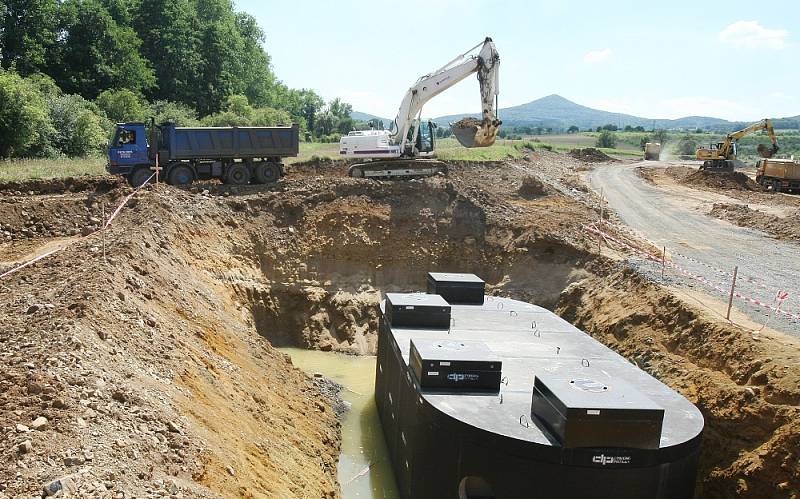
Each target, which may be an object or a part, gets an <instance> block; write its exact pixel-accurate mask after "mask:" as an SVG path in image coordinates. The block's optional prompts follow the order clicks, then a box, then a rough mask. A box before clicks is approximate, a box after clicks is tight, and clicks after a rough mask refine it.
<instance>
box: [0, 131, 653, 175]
mask: <svg viewBox="0 0 800 499" xmlns="http://www.w3.org/2000/svg"><path fill="white" fill-rule="evenodd" d="M595 140H596V139H595V137H592V136H590V135H583V134H572V135H543V136H538V137H531V138H528V139H524V140H506V139H498V140H497V142H496V143H495V144H494V145H493V146H492V147H483V148H475V149H466V148H464V147H462V146H461V145H460V144H459V143H458V141H456V139H454V138H447V139H439V140H438V141H437V143H436V155H437V157H438V158H440V159H443V160H445V161H447V160H450V161H455V160H463V161H500V160H503V159H513V158H519V157H522V155H523V154H524V148H525V147H526V146H529V147H533V148H534V149H541V148H544V149H550V150H553V151H557V152H567V151H569V150H570V149H575V148H577V147H594V143H595ZM601 150H602V151H603V152H605V153H606V154H609V155H611V156H617V157H632V156H639V155H641V151H639V150H638V148H637V149H634V148H633V147H632V146H630V145H629V144H628V143H627V142H620V145H619V146H618V147H617V148H615V149H601ZM314 156H317V157H320V158H331V159H339V158H340V156H339V144H338V143H334V144H323V143H319V142H302V143H301V144H300V154H299V156H297V157H296V158H287V159H286V162H287V163H288V164H292V163H297V162H299V161H307V160H309V159H311V158H313V157H314ZM105 165H106V159H105V157H103V156H96V157H89V158H52V159H46V158H45V159H19V160H6V161H0V182H6V181H12V180H23V179H30V178H54V177H71V176H75V175H103V174H105Z"/></svg>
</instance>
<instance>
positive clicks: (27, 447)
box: [17, 440, 33, 454]
mask: <svg viewBox="0 0 800 499" xmlns="http://www.w3.org/2000/svg"><path fill="white" fill-rule="evenodd" d="M32 450H33V443H31V441H30V440H25V441H24V442H22V443H21V444H19V445H18V446H17V451H19V453H20V454H27V453H28V452H30V451H32Z"/></svg>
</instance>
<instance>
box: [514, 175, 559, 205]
mask: <svg viewBox="0 0 800 499" xmlns="http://www.w3.org/2000/svg"><path fill="white" fill-rule="evenodd" d="M550 192H551V191H550V189H548V188H547V187H546V186H545V184H544V182H542V181H541V180H539V179H538V178H536V177H534V176H533V175H528V176H526V177H524V178H523V179H522V182H520V186H519V189H517V194H519V196H520V197H521V198H524V199H535V198H537V197H540V196H546V195H547V194H550Z"/></svg>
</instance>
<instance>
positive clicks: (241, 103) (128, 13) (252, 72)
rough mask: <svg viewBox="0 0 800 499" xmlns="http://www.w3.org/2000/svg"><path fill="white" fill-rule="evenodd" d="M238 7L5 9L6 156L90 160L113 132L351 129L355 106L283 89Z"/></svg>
mask: <svg viewBox="0 0 800 499" xmlns="http://www.w3.org/2000/svg"><path fill="white" fill-rule="evenodd" d="M264 41H265V34H264V31H263V30H262V29H261V28H260V27H259V26H258V24H257V23H256V20H255V18H254V17H253V16H251V15H250V14H247V13H244V12H237V11H236V10H235V9H234V6H233V3H232V1H231V0H0V157H19V156H47V155H53V154H64V155H70V156H73V155H85V154H90V153H92V152H95V151H97V150H99V149H101V148H102V147H103V146H104V144H105V141H106V138H107V136H108V133H109V130H110V129H111V128H112V126H113V122H119V121H134V120H144V119H146V118H148V117H150V116H154V117H156V119H161V120H166V119H169V120H173V121H176V122H177V123H178V124H180V125H189V126H191V125H199V124H204V125H212V126H225V125H238V126H246V125H254V126H258V125H262V126H267V125H275V124H279V123H285V124H289V123H292V122H294V123H299V124H300V126H301V130H302V131H303V135H304V137H305V138H308V139H311V138H314V139H321V140H338V136H339V135H340V134H343V133H347V132H348V131H350V130H351V129H353V128H354V127H355V126H356V124H355V123H354V122H353V120H352V118H350V112H351V111H352V108H351V106H350V105H349V104H346V103H344V102H341V101H340V100H339V99H335V100H333V101H331V102H327V103H326V102H325V101H324V100H323V98H322V97H321V96H319V95H318V94H317V93H316V92H314V91H313V90H310V89H293V88H289V87H288V86H287V85H285V84H284V83H283V82H281V81H280V80H279V79H278V78H277V77H276V75H275V74H274V72H273V70H272V67H271V65H270V57H269V54H267V52H266V51H265V50H264V49H263V46H262V43H263V42H264Z"/></svg>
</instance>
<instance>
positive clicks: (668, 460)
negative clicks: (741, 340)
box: [375, 293, 704, 499]
mask: <svg viewBox="0 0 800 499" xmlns="http://www.w3.org/2000/svg"><path fill="white" fill-rule="evenodd" d="M428 296H429V298H422V297H421V296H419V294H413V293H412V294H397V295H395V294H389V295H387V297H386V300H385V301H384V302H383V303H382V304H381V312H382V313H381V316H380V319H379V332H378V354H377V369H376V376H375V403H376V405H377V408H378V415H379V417H380V420H381V425H382V427H383V434H384V437H385V440H386V444H387V448H388V450H389V456H390V459H391V462H392V467H393V469H394V472H395V479H396V480H397V485H398V490H399V492H400V495H401V497H402V498H403V499H419V498H437V499H439V498H441V499H463V498H478V497H480V498H494V499H529V498H531V497H546V498H548V499H601V498H603V499H606V498H614V499H647V498H653V499H656V498H658V499H691V498H692V497H693V496H694V488H695V480H696V476H697V466H698V459H699V455H700V443H701V435H702V432H703V427H704V421H703V416H702V414H701V413H700V411H699V410H698V409H697V408H696V407H695V406H694V405H692V404H691V403H690V402H689V401H688V400H686V399H685V398H684V397H682V396H681V395H680V394H678V393H676V392H675V391H674V390H672V389H670V388H669V387H667V386H666V385H664V384H663V383H661V382H660V381H658V380H657V379H655V378H653V377H652V376H650V375H649V374H647V373H646V372H644V371H642V370H641V369H639V368H638V367H636V366H635V365H634V364H632V363H631V362H629V361H628V360H626V359H625V358H624V357H622V356H620V355H618V354H617V353H615V352H614V351H612V350H610V349H609V348H607V347H606V346H604V345H602V344H601V343H599V342H598V341H596V340H594V339H593V338H592V337H590V336H589V335H587V334H586V333H584V332H583V331H581V330H579V329H577V328H575V327H574V326H573V325H571V324H569V323H568V322H566V321H565V320H563V319H561V318H560V317H558V316H557V315H555V314H554V313H552V312H550V311H549V310H546V309H544V308H542V307H539V306H536V305H533V304H529V303H524V302H520V301H516V300H511V299H508V298H498V297H492V296H485V297H484V302H483V304H482V305H479V304H464V303H459V302H458V299H456V300H453V299H452V297H451V299H450V300H449V303H447V302H445V300H444V299H443V298H442V297H441V296H438V295H428ZM443 304H446V305H447V307H449V308H447V307H445V306H444V305H443ZM404 307H413V308H411V309H409V308H404ZM439 345H441V346H439ZM462 345H463V346H462ZM443 362H444V364H442V363H443ZM448 363H449V365H448ZM437 364H438V365H437ZM476 372H479V373H481V375H480V376H478V377H471V378H470V379H473V380H475V382H476V383H479V385H480V387H477V386H472V387H470V386H464V385H462V384H461V383H463V382H464V381H465V380H466V376H465V377H464V378H463V379H461V378H460V377H459V376H458V375H459V374H466V373H473V374H474V373H476ZM484 373H485V374H484ZM450 375H455V376H453V377H450V378H449V379H448V376H450ZM478 380H480V382H478ZM484 380H486V384H485V385H484V384H483V381H484ZM488 380H491V383H489V382H488ZM490 386H491V388H490Z"/></svg>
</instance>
